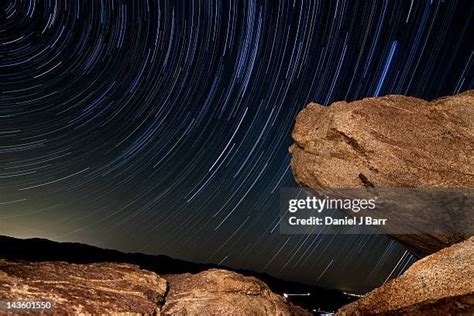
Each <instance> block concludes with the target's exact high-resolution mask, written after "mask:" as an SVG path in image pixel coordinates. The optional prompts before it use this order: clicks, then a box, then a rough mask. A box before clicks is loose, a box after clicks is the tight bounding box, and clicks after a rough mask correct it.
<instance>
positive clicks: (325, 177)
mask: <svg viewBox="0 0 474 316" xmlns="http://www.w3.org/2000/svg"><path fill="white" fill-rule="evenodd" d="M292 136H293V139H294V144H293V145H292V146H291V147H290V152H291V153H292V155H293V157H292V161H291V166H292V170H293V174H294V177H295V180H296V181H297V182H298V183H299V184H300V185H302V186H304V187H309V188H312V189H316V190H317V189H321V188H463V189H464V188H471V189H473V188H474V164H473V161H474V159H473V153H474V90H471V91H467V92H465V93H462V94H459V95H455V96H451V97H445V98H441V99H437V100H434V101H431V102H427V101H424V100H420V99H416V98H412V97H406V96H399V95H391V96H385V97H380V98H367V99H363V100H360V101H354V102H350V103H347V102H336V103H333V104H332V105H331V106H329V107H324V106H321V105H318V104H315V103H311V104H309V105H308V106H307V107H306V108H305V109H303V110H302V111H301V112H300V113H299V115H298V117H297V119H296V124H295V128H294V130H293V134H292ZM392 237H394V238H396V239H398V240H399V241H401V242H402V243H404V244H405V246H407V248H408V249H410V250H411V251H412V252H413V253H415V254H417V255H420V256H425V255H428V254H431V253H434V252H436V251H438V250H440V249H442V248H444V247H447V246H449V245H452V244H454V243H456V242H459V241H462V240H465V239H466V238H468V237H469V234H467V235H462V234H432V235H418V236H414V235H413V236H410V235H408V236H407V235H395V236H392Z"/></svg>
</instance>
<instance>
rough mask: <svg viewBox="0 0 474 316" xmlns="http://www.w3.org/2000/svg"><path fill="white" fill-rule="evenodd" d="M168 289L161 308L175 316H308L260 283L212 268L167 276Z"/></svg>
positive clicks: (252, 278)
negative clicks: (194, 272) (164, 302)
mask: <svg viewBox="0 0 474 316" xmlns="http://www.w3.org/2000/svg"><path fill="white" fill-rule="evenodd" d="M166 278H167V280H168V281H169V282H170V290H169V293H168V295H167V298H166V304H165V305H164V306H163V312H164V313H165V314H176V315H202V314H204V315H310V314H309V313H308V312H306V311H305V310H303V309H301V308H299V307H295V306H292V305H290V304H288V303H287V302H286V301H285V300H284V299H283V298H282V297H281V296H280V295H277V294H275V293H273V292H272V291H271V290H270V289H269V287H268V286H267V285H266V284H265V283H263V282H262V281H260V280H258V279H256V278H254V277H243V276H242V275H240V274H237V273H235V272H231V271H226V270H217V269H212V270H208V271H204V272H201V273H198V274H195V275H192V274H180V275H174V276H167V277H166Z"/></svg>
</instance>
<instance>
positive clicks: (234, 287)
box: [0, 260, 308, 315]
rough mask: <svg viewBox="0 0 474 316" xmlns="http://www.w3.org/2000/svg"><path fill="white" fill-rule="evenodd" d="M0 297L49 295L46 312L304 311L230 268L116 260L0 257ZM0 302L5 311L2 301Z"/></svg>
mask: <svg viewBox="0 0 474 316" xmlns="http://www.w3.org/2000/svg"><path fill="white" fill-rule="evenodd" d="M166 279H168V281H169V282H167V280H166ZM0 301H1V302H11V301H49V302H52V303H53V305H54V308H53V309H52V310H46V312H52V311H53V312H54V313H55V314H57V315H63V314H64V315H66V314H69V315H77V314H107V315H110V314H114V315H118V314H127V315H133V314H147V315H151V314H153V315H155V314H156V315H159V314H166V315H198V314H199V315H205V314H235V315H265V314H267V315H307V314H308V313H307V312H306V311H305V310H303V309H301V308H298V307H295V306H293V305H291V304H290V303H288V302H286V300H285V299H284V298H283V297H281V296H279V295H277V294H275V293H273V292H272V291H271V290H270V289H269V287H268V286H267V285H266V284H265V283H263V282H261V281H259V280H258V279H256V278H253V277H245V276H243V275H240V274H238V273H235V272H230V271H225V270H218V269H212V270H208V271H204V272H201V273H198V274H195V275H193V274H179V275H170V276H167V277H166V278H164V277H162V276H159V275H157V274H156V273H154V272H150V271H147V270H143V269H140V268H139V267H138V266H136V265H131V264H118V263H92V264H71V263H65V262H37V263H32V262H25V261H6V260H0ZM0 308H1V310H3V312H5V311H6V310H5V309H6V306H0ZM36 311H40V310H36ZM11 312H16V313H25V314H27V313H28V312H31V310H11Z"/></svg>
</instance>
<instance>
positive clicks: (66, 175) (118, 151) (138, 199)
mask: <svg viewBox="0 0 474 316" xmlns="http://www.w3.org/2000/svg"><path fill="white" fill-rule="evenodd" d="M473 11H474V3H473V2H472V1H451V0H450V1H422V0H420V1H418V0H417V1H414V0H412V1H375V2H372V1H353V0H350V1H349V0H345V1H344V0H340V1H304V2H303V1H281V2H277V1H273V0H272V1H256V2H255V1H248V2H247V1H211V2H209V1H159V2H158V1H152V0H149V1H146V0H141V1H132V0H130V1H111V0H91V1H68V0H43V1H33V0H30V1H22V0H16V1H15V0H4V1H2V2H1V3H0V234H6V235H11V236H16V237H45V238H50V239H53V240H59V241H80V242H85V243H89V244H92V245H97V246H100V247H108V248H115V249H120V250H126V251H140V252H146V253H149V254H166V255H169V256H172V257H175V258H181V259H186V260H192V261H197V262H214V263H222V264H224V265H229V266H233V267H239V268H246V269H251V270H256V271H263V272H267V273H271V274H273V275H275V276H279V277H282V278H286V279H291V280H299V281H303V282H305V283H311V284H318V285H324V286H328V287H336V288H342V289H348V290H361V289H366V288H368V287H373V286H376V285H379V284H380V283H381V282H383V281H385V280H386V279H387V278H389V277H395V276H397V275H398V274H400V273H401V272H402V271H403V270H404V269H406V267H407V266H409V265H410V264H411V263H413V262H414V258H413V257H411V256H410V255H409V254H408V253H407V252H406V251H405V249H404V248H403V247H401V246H400V245H398V244H396V243H395V242H393V241H390V239H388V238H387V237H384V236H381V235H374V236H357V235H352V236H351V235H344V236H342V235H341V236H337V235H332V236H317V235H282V234H280V233H279V229H278V225H277V223H278V195H279V188H281V187H289V186H294V185H295V184H294V182H293V180H292V174H291V169H290V167H289V161H290V155H289V153H288V146H289V145H290V144H291V142H292V141H291V137H290V134H291V130H292V128H293V124H294V119H295V116H296V114H297V113H298V111H299V110H300V109H301V108H302V107H304V106H305V105H306V104H307V103H309V102H310V101H315V102H318V103H321V104H325V105H329V104H330V103H331V102H334V101H338V100H354V99H360V98H363V97H367V96H378V95H386V94H407V95H411V96H416V97H421V98H425V99H433V98H436V97H440V96H443V95H451V94H455V93H458V92H462V91H465V90H467V89H469V88H473V87H474V82H473V76H472V75H473V72H472V69H473V68H472V66H473V59H474V58H473V34H474V32H473V22H472V21H473V19H472V17H473ZM393 119H397V118H396V117H394V118H393Z"/></svg>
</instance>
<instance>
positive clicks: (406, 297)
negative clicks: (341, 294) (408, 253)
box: [337, 237, 474, 315]
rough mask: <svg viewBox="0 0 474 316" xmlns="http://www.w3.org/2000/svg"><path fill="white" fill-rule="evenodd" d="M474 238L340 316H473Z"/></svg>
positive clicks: (415, 266) (419, 265) (424, 262)
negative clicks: (375, 315)
mask: <svg viewBox="0 0 474 316" xmlns="http://www.w3.org/2000/svg"><path fill="white" fill-rule="evenodd" d="M473 262H474V237H472V238H470V239H468V240H467V241H464V242H462V243H459V244H456V245H454V246H451V247H449V248H445V249H443V250H441V251H439V252H437V253H435V254H433V255H430V256H428V257H425V258H423V259H421V260H419V261H417V262H416V263H415V264H413V266H411V267H410V268H409V269H408V270H407V271H405V273H403V274H402V276H401V277H399V278H397V279H394V280H391V281H389V282H387V283H385V284H384V285H382V286H381V287H379V288H377V289H375V290H373V291H372V292H369V293H368V294H366V295H365V296H364V297H363V298H361V299H359V300H358V301H356V302H354V303H351V304H349V305H346V306H344V307H343V308H341V309H340V310H339V311H338V313H337V314H338V315H371V314H372V315H373V314H377V315H473V314H474V282H472V278H473V276H474V265H473V264H472V263H473Z"/></svg>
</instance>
